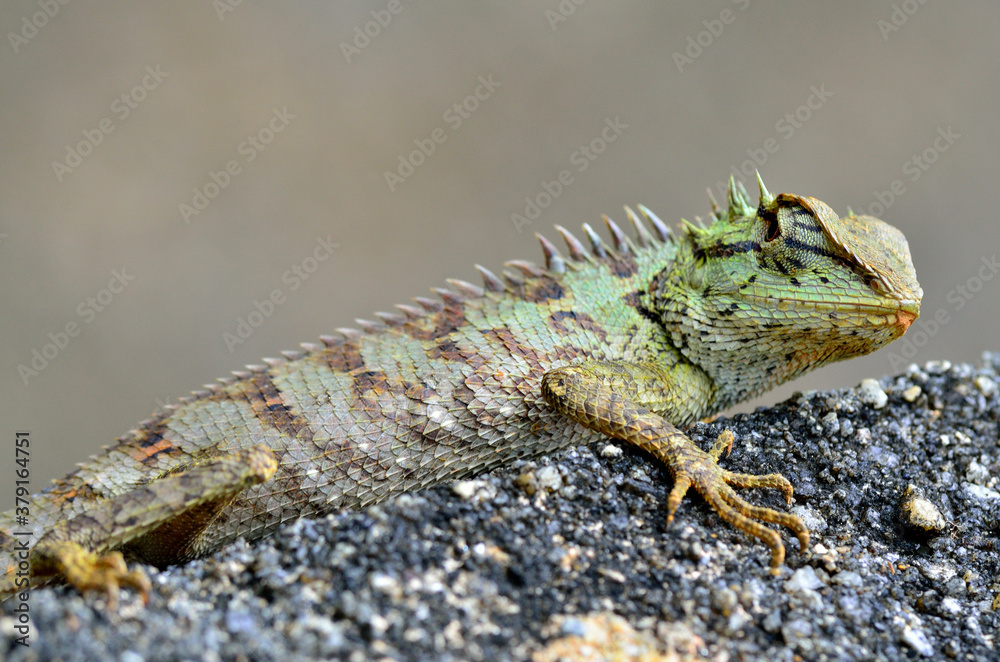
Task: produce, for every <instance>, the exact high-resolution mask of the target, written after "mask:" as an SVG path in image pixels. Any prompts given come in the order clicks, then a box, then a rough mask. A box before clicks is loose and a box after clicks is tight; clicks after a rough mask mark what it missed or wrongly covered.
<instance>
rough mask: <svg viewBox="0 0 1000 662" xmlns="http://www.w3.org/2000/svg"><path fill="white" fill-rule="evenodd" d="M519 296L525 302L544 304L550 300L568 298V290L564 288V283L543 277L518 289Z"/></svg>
mask: <svg viewBox="0 0 1000 662" xmlns="http://www.w3.org/2000/svg"><path fill="white" fill-rule="evenodd" d="M517 294H519V295H520V297H521V298H522V299H524V300H525V301H528V302H531V303H544V302H546V301H550V300H556V299H562V298H563V297H564V296H566V290H565V289H564V288H563V286H562V283H560V282H559V281H557V280H556V279H555V278H551V277H548V276H543V277H541V278H538V279H535V280H532V281H530V282H528V283H525V284H524V285H523V286H520V287H518V288H517Z"/></svg>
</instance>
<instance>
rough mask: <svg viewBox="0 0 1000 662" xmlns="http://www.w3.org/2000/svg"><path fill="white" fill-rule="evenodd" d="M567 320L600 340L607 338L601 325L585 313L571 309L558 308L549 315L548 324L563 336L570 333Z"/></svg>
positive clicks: (604, 340) (606, 333)
mask: <svg viewBox="0 0 1000 662" xmlns="http://www.w3.org/2000/svg"><path fill="white" fill-rule="evenodd" d="M568 322H569V323H573V324H576V325H577V326H578V327H580V329H581V330H583V331H586V332H588V333H592V334H593V335H594V336H595V337H597V339H598V340H600V341H601V342H606V341H607V339H608V332H607V331H605V330H604V329H603V328H602V327H601V325H600V324H598V323H597V321H596V320H595V319H594V318H593V317H591V316H590V315H588V314H587V313H577V312H573V311H572V310H558V311H556V312H554V313H552V314H551V315H549V320H548V323H549V326H551V327H552V328H553V329H555V330H556V332H557V333H559V334H560V335H564V336H565V335H568V334H569V333H571V330H570V328H569V327H568V326H567V323H568Z"/></svg>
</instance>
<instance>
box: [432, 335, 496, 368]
mask: <svg viewBox="0 0 1000 662" xmlns="http://www.w3.org/2000/svg"><path fill="white" fill-rule="evenodd" d="M427 356H428V358H432V359H444V360H445V361H461V362H464V363H467V364H468V365H470V366H472V367H473V368H479V367H481V366H482V365H483V364H484V363H486V359H485V358H484V357H483V356H482V355H481V354H480V353H479V351H478V350H477V349H475V348H470V349H462V348H461V347H459V346H458V345H457V344H456V343H455V341H454V340H452V339H451V338H440V339H438V342H437V343H436V344H435V345H434V346H432V347H429V348H428V349H427Z"/></svg>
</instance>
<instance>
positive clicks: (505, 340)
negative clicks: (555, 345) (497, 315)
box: [483, 328, 547, 370]
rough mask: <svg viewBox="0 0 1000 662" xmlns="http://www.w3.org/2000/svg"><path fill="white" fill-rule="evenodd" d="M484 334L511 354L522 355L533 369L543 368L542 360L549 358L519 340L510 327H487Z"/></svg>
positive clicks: (491, 341)
mask: <svg viewBox="0 0 1000 662" xmlns="http://www.w3.org/2000/svg"><path fill="white" fill-rule="evenodd" d="M483 336H485V337H486V340H487V341H488V342H490V343H491V344H492V345H493V346H494V347H497V346H503V347H505V348H506V349H507V351H508V352H510V355H511V356H520V357H521V358H523V359H524V360H525V361H527V362H528V365H530V366H531V368H532V369H533V370H541V369H542V363H541V362H542V360H547V357H546V356H545V353H544V352H536V351H535V350H534V349H533V348H531V347H528V346H526V345H522V344H521V343H520V342H518V340H517V338H515V337H514V334H513V333H511V331H510V329H506V328H498V329H486V330H485V331H483Z"/></svg>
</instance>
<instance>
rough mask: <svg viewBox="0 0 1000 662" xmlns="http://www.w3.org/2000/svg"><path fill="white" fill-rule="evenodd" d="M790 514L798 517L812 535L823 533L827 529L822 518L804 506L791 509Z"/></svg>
mask: <svg viewBox="0 0 1000 662" xmlns="http://www.w3.org/2000/svg"><path fill="white" fill-rule="evenodd" d="M792 514H793V515H798V516H799V518H800V519H801V520H802V522H803V523H804V524H805V525H806V526H807V527H808V528H809V530H810V531H812V532H813V533H823V532H824V531H826V530H827V528H828V527H829V525H828V524H827V523H826V520H825V519H824V518H823V516H822V515H821V514H819V513H818V512H817V511H815V510H813V509H812V508H808V507H806V506H795V507H794V508H792Z"/></svg>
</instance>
